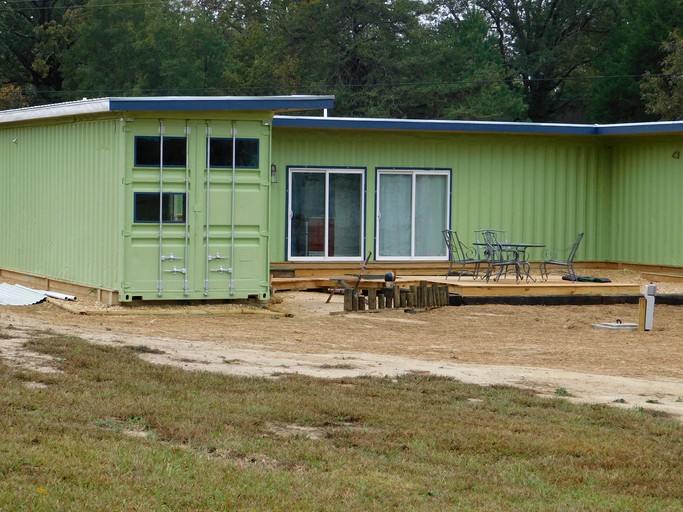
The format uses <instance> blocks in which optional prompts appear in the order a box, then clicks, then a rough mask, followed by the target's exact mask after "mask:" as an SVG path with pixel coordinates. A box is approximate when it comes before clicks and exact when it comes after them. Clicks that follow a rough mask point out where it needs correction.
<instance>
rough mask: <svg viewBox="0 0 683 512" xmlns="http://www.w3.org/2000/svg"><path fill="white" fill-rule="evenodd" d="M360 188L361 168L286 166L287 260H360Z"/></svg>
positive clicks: (362, 189) (361, 253)
mask: <svg viewBox="0 0 683 512" xmlns="http://www.w3.org/2000/svg"><path fill="white" fill-rule="evenodd" d="M364 187H365V184H364V172H363V170H361V169H344V170H337V169H290V172H289V183H288V189H289V193H288V201H289V216H288V226H287V232H288V233H289V236H288V249H287V250H288V259H290V260H294V261H296V260H304V259H305V260H335V259H337V260H341V259H344V260H354V259H362V257H363V252H362V251H363V218H364V202H363V194H364Z"/></svg>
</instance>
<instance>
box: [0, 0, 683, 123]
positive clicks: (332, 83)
mask: <svg viewBox="0 0 683 512" xmlns="http://www.w3.org/2000/svg"><path fill="white" fill-rule="evenodd" d="M682 14H683V4H681V3H680V2H679V1H678V0H658V1H656V2H652V1H651V0H392V1H389V2H387V1H384V0H337V1H331V0H305V1H303V0H239V1H234V2H222V1H220V0H155V1H154V2H149V1H145V0H121V1H117V2H109V1H107V0H35V1H31V2H29V1H28V0H17V1H12V2H8V1H6V2H3V4H2V9H0V83H3V84H7V85H9V86H12V87H15V88H18V91H19V94H20V96H21V97H22V98H25V99H26V101H28V102H29V103H30V104H36V103H44V102H48V101H59V100H68V99H79V98H81V97H83V96H100V95H122V96H129V95H163V94H178V95H208V94H230V95H264V94H266V95H271V94H334V95H335V96H336V102H335V112H334V113H335V114H336V115H347V116H365V117H398V118H401V117H414V118H437V119H439V118H448V119H454V118H458V119H488V120H527V119H528V120H532V121H586V120H590V121H592V122H618V121H639V120H648V119H651V118H652V117H653V114H652V112H653V111H650V113H648V112H646V109H645V103H644V101H643V99H642V98H641V96H640V94H641V91H640V87H639V84H640V76H641V75H643V74H644V73H649V74H651V75H652V76H655V75H658V74H659V73H660V72H661V70H662V59H663V58H664V51H663V49H662V46H661V44H662V42H663V41H664V39H665V38H666V37H667V35H668V34H669V33H670V32H672V31H673V30H676V29H677V28H679V25H680V20H681V19H683V17H682V16H681V15H682ZM8 91H9V89H8V90H7V91H5V95H6V94H8ZM14 104H15V103H13V102H12V101H10V102H9V103H5V104H3V105H10V106H11V105H14Z"/></svg>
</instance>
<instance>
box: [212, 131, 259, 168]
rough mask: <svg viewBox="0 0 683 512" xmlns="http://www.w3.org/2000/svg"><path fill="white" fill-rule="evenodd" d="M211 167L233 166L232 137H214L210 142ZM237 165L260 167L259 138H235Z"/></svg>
mask: <svg viewBox="0 0 683 512" xmlns="http://www.w3.org/2000/svg"><path fill="white" fill-rule="evenodd" d="M209 157H210V163H211V167H212V168H213V167H232V139H230V138H228V139H222V138H212V139H211V141H210V143H209ZM235 167H244V168H247V169H258V167H259V139H235Z"/></svg>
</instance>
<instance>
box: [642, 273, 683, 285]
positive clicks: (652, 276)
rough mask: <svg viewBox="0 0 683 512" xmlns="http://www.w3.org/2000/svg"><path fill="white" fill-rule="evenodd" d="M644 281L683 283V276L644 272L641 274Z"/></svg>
mask: <svg viewBox="0 0 683 512" xmlns="http://www.w3.org/2000/svg"><path fill="white" fill-rule="evenodd" d="M641 277H642V278H643V279H647V280H648V281H659V282H666V283H683V274H668V273H660V272H643V273H642V274H641Z"/></svg>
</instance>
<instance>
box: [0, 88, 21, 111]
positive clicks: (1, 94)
mask: <svg viewBox="0 0 683 512" xmlns="http://www.w3.org/2000/svg"><path fill="white" fill-rule="evenodd" d="M27 104H28V100H27V99H26V96H24V94H23V93H22V91H21V88H20V87H19V86H17V85H12V84H2V85H0V110H8V109H11V108H19V107H25V106H26V105H27Z"/></svg>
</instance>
